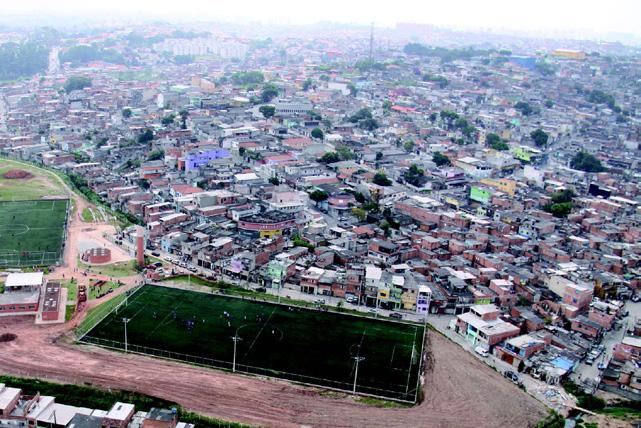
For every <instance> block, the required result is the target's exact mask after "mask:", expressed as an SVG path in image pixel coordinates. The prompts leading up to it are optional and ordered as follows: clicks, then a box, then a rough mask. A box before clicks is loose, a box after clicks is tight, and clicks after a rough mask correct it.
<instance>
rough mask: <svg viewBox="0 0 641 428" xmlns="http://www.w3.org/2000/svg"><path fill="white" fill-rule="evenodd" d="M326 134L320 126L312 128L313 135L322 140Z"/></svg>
mask: <svg viewBox="0 0 641 428" xmlns="http://www.w3.org/2000/svg"><path fill="white" fill-rule="evenodd" d="M324 136H325V134H324V133H323V131H322V129H320V128H314V129H312V137H313V138H317V139H319V140H322V139H323V137H324Z"/></svg>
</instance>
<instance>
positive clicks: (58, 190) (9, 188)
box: [0, 159, 68, 201]
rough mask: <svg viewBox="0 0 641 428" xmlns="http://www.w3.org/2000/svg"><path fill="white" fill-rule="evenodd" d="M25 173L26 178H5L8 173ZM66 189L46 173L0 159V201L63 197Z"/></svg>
mask: <svg viewBox="0 0 641 428" xmlns="http://www.w3.org/2000/svg"><path fill="white" fill-rule="evenodd" d="M15 170H20V171H25V172H28V173H29V177H28V178H5V177H4V174H6V173H7V172H10V171H15ZM67 194H68V193H67V191H66V189H65V188H64V187H63V186H62V185H61V184H60V183H59V182H58V181H57V180H55V179H54V178H53V177H52V176H51V175H50V174H48V173H47V172H45V171H43V170H41V169H39V168H35V167H33V166H30V165H26V164H24V163H21V162H15V161H11V160H8V159H0V201H21V200H27V199H40V198H42V197H43V196H64V195H67Z"/></svg>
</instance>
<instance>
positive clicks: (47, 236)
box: [0, 199, 69, 267]
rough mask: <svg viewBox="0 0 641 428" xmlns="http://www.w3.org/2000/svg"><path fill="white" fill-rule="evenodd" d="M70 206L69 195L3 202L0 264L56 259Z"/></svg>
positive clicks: (48, 262)
mask: <svg viewBox="0 0 641 428" xmlns="http://www.w3.org/2000/svg"><path fill="white" fill-rule="evenodd" d="M68 208H69V200H68V199H56V200H34V201H15V202H0V267H24V266H47V265H53V264H55V263H57V262H58V261H59V260H60V258H61V256H62V248H63V245H64V242H65V233H66V224H67V215H68Z"/></svg>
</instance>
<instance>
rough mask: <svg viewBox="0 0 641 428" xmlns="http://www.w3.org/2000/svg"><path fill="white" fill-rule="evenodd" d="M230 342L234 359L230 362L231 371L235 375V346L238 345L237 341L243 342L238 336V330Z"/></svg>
mask: <svg viewBox="0 0 641 428" xmlns="http://www.w3.org/2000/svg"><path fill="white" fill-rule="evenodd" d="M231 340H233V341H234V359H233V360H232V365H231V371H232V373H236V344H237V343H238V341H240V340H243V339H242V338H241V337H240V336H238V330H236V334H235V335H234V337H232V338H231Z"/></svg>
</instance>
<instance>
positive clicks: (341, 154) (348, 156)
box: [336, 145, 356, 161]
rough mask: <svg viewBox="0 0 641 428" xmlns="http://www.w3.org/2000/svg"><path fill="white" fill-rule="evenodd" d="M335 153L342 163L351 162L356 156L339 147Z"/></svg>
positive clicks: (346, 148) (347, 148)
mask: <svg viewBox="0 0 641 428" xmlns="http://www.w3.org/2000/svg"><path fill="white" fill-rule="evenodd" d="M336 153H337V154H338V157H339V158H340V160H343V161H345V160H352V159H354V158H355V157H356V155H354V151H353V150H352V149H350V148H349V147H347V146H342V145H341V146H338V147H336Z"/></svg>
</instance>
